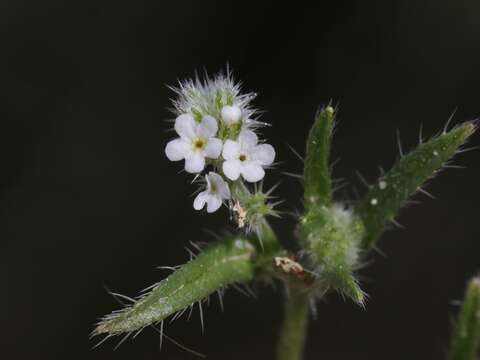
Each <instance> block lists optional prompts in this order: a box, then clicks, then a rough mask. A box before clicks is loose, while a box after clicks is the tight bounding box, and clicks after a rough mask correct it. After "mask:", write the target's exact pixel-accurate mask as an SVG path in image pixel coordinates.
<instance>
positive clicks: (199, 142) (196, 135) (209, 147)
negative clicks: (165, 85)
mask: <svg viewBox="0 0 480 360" xmlns="http://www.w3.org/2000/svg"><path fill="white" fill-rule="evenodd" d="M217 130H218V125H217V120H215V119H214V118H213V117H211V116H208V115H206V116H204V117H203V119H202V122H200V123H197V122H196V121H195V119H194V118H193V116H192V115H191V114H182V115H180V116H179V117H177V119H176V120H175V131H176V132H177V134H178V135H180V137H179V138H177V139H174V140H172V141H170V142H169V143H168V144H167V147H166V148H165V154H166V155H167V157H168V159H169V160H171V161H179V160H183V159H185V170H186V171H187V172H189V173H199V172H201V171H202V170H203V169H204V168H205V158H206V157H207V158H211V159H216V158H218V157H219V156H220V154H221V152H222V141H221V140H220V139H217V138H215V137H214V136H215V134H216V133H217Z"/></svg>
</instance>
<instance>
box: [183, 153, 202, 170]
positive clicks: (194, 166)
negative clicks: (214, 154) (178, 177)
mask: <svg viewBox="0 0 480 360" xmlns="http://www.w3.org/2000/svg"><path fill="white" fill-rule="evenodd" d="M204 168H205V158H204V157H203V156H202V155H201V154H199V153H198V152H193V153H191V154H189V156H187V157H186V158H185V171H186V172H189V173H192V174H196V173H199V172H201V171H202V170H203V169H204Z"/></svg>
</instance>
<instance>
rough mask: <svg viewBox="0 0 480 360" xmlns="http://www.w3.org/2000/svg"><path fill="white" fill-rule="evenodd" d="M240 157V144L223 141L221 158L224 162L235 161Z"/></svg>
mask: <svg viewBox="0 0 480 360" xmlns="http://www.w3.org/2000/svg"><path fill="white" fill-rule="evenodd" d="M239 155H240V144H239V143H238V142H236V141H233V140H227V141H225V144H223V152H222V156H223V158H224V159H225V160H233V159H237V158H238V156H239Z"/></svg>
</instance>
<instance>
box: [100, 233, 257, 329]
mask: <svg viewBox="0 0 480 360" xmlns="http://www.w3.org/2000/svg"><path fill="white" fill-rule="evenodd" d="M255 256H256V248H255V246H254V245H252V244H251V243H250V241H248V240H246V239H243V238H240V237H232V238H230V239H228V240H226V241H222V242H218V243H216V244H214V245H212V246H210V247H208V248H206V249H205V250H203V251H202V252H200V254H199V255H198V256H197V257H195V258H194V259H192V260H191V261H189V262H188V263H186V264H185V265H183V266H182V267H181V268H180V269H179V270H177V271H175V272H174V273H173V274H171V275H170V276H169V277H167V278H166V279H164V280H162V281H161V282H160V283H159V284H158V285H156V286H155V287H154V288H153V289H152V290H151V291H150V292H149V293H148V294H146V295H145V296H143V297H141V298H140V299H138V300H137V301H136V302H135V303H134V304H132V305H130V306H127V307H126V308H125V309H123V310H121V311H120V312H114V313H112V314H111V315H107V316H106V317H105V318H104V319H103V320H102V321H101V322H100V323H99V324H98V326H97V327H96V329H95V330H94V332H93V333H94V335H98V334H110V335H116V334H120V333H125V332H132V331H135V330H138V329H141V328H143V327H145V326H148V325H152V324H155V323H157V322H159V321H162V320H164V319H165V318H167V317H168V316H170V315H172V314H175V313H176V312H178V311H181V310H183V309H185V308H186V307H188V306H190V305H192V304H194V303H195V302H198V301H202V300H204V299H205V298H206V297H208V296H209V295H210V294H212V293H213V292H215V291H217V290H219V289H222V288H224V287H226V286H228V285H230V284H233V283H246V282H249V281H251V280H252V279H253V278H254V275H255V271H256V264H255Z"/></svg>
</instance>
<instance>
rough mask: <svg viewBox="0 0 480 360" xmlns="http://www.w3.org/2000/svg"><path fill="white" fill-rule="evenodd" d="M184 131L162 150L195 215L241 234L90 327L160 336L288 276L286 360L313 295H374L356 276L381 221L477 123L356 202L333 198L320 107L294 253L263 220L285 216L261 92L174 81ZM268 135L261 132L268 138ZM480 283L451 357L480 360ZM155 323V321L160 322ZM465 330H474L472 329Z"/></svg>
mask: <svg viewBox="0 0 480 360" xmlns="http://www.w3.org/2000/svg"><path fill="white" fill-rule="evenodd" d="M173 90H174V91H175V93H176V95H177V98H176V99H175V100H174V101H173V113H174V115H175V124H174V129H175V133H176V137H175V138H174V139H172V140H170V141H169V142H168V143H167V145H166V148H165V154H166V156H167V158H168V159H169V160H171V161H183V162H184V163H183V166H184V169H185V171H186V172H187V173H189V174H194V180H195V181H194V183H196V184H199V190H198V193H197V195H196V197H195V199H194V201H193V208H194V209H195V210H202V209H205V208H206V212H207V213H213V212H215V211H217V210H218V209H219V208H220V207H221V206H222V204H224V205H225V206H227V208H228V209H229V210H230V214H231V218H232V219H233V221H234V222H235V224H236V227H237V228H238V231H237V232H236V233H233V234H229V235H226V236H225V238H224V239H221V241H218V242H217V243H215V244H212V245H210V246H208V247H206V248H204V249H200V248H199V247H197V250H198V251H199V253H198V254H197V255H196V256H193V258H192V259H191V260H190V261H189V262H187V263H186V264H185V265H182V266H179V267H175V268H172V270H173V271H174V272H173V273H172V274H171V275H170V276H169V277H168V278H166V279H164V280H162V281H160V282H159V283H157V284H154V285H152V286H151V287H149V288H147V289H146V290H145V291H144V292H143V293H142V294H141V295H140V296H139V297H137V298H135V299H131V298H128V297H126V296H123V295H119V294H114V295H115V296H116V297H117V298H120V299H121V300H122V301H123V300H127V301H129V302H131V303H130V304H126V305H125V306H124V308H123V309H121V310H119V311H116V312H113V313H112V314H110V315H107V316H105V317H104V318H102V319H101V321H100V322H99V323H98V324H97V326H96V328H95V330H94V332H93V334H94V335H100V334H105V335H106V337H105V339H107V338H109V337H111V336H114V335H119V334H125V335H124V337H123V339H122V341H124V340H125V339H127V338H128V337H129V336H130V335H131V334H134V336H136V335H137V334H138V333H139V332H141V331H142V330H143V329H144V328H145V327H148V326H151V327H154V328H155V329H157V330H158V331H159V332H160V334H161V338H163V337H166V338H167V339H168V337H167V336H166V335H165V333H164V327H163V324H164V320H165V319H166V318H167V317H169V316H173V318H178V317H180V316H181V315H182V314H184V313H185V311H186V310H187V309H190V311H191V310H192V309H193V307H194V305H195V304H198V308H199V310H200V318H201V320H202V326H203V314H202V303H203V302H205V301H206V300H207V299H208V298H209V296H210V295H211V294H213V293H215V292H217V293H218V294H219V298H220V300H221V296H222V294H223V291H224V290H225V289H226V288H227V287H229V286H236V284H247V283H249V282H251V281H255V280H262V281H265V282H273V281H277V282H278V281H280V282H281V283H283V285H284V286H283V288H284V289H285V314H284V326H283V330H282V333H281V336H280V340H279V345H278V349H277V353H278V359H280V360H296V359H300V358H301V356H302V352H303V347H304V342H305V335H306V325H307V322H308V318H309V313H310V312H311V311H314V309H315V306H316V301H317V300H318V299H319V298H322V297H324V296H326V295H327V294H328V293H330V292H337V293H339V294H341V295H342V296H344V297H347V298H350V299H351V300H352V301H354V302H355V303H357V304H358V305H359V306H361V307H365V301H366V298H367V296H366V294H365V293H364V291H363V290H362V288H361V286H360V283H359V281H358V276H357V273H358V271H359V268H360V267H361V265H363V264H364V263H365V261H366V259H367V258H368V256H369V253H370V252H371V250H372V249H373V248H374V247H375V245H376V243H377V240H378V239H379V238H380V236H381V234H382V233H383V231H384V230H385V227H386V226H387V225H388V224H389V223H392V222H394V218H395V215H396V213H397V212H398V210H399V209H400V208H401V207H402V206H403V205H404V204H405V203H406V201H407V200H408V199H409V197H410V196H411V195H412V194H414V193H416V192H417V191H423V192H424V190H423V189H422V188H421V186H422V185H423V184H424V183H425V181H426V180H428V179H429V178H430V177H432V176H433V175H435V174H436V173H437V172H438V170H439V169H441V168H442V167H448V166H449V165H448V161H449V160H450V158H451V157H452V156H453V155H454V154H455V153H457V152H460V151H465V150H460V149H461V147H462V145H463V144H464V143H465V141H466V140H467V139H468V138H469V136H470V135H471V134H472V133H473V132H474V131H475V130H476V123H475V122H465V123H463V124H461V125H458V126H456V127H454V128H453V129H451V130H449V131H447V127H448V124H447V126H446V127H445V129H444V131H443V132H442V133H441V134H439V135H438V136H436V137H433V138H431V139H430V140H428V141H426V142H424V141H423V139H421V142H420V144H419V145H418V147H417V148H415V149H414V150H413V151H411V152H410V153H409V154H406V155H404V154H403V153H402V154H401V157H400V160H399V161H398V162H397V163H396V164H395V165H394V166H393V167H392V168H391V170H390V171H388V172H385V173H383V174H382V175H381V176H380V178H379V179H378V180H377V181H376V182H375V183H374V184H371V185H369V187H368V191H367V193H366V194H365V196H364V197H363V198H362V199H360V200H359V201H357V202H355V203H354V204H353V205H350V206H347V205H346V203H343V202H341V201H338V200H335V198H334V191H333V187H332V180H331V173H330V165H329V154H330V145H331V137H332V133H333V128H334V120H335V115H336V111H335V109H334V108H333V107H332V106H330V105H329V106H325V107H322V108H321V109H320V110H319V111H318V112H317V114H316V115H315V121H314V124H313V126H312V129H311V131H310V134H309V136H308V139H307V146H306V155H305V159H304V173H303V180H304V201H303V203H304V212H303V214H301V215H299V216H298V225H297V230H296V232H295V238H296V240H297V248H296V249H295V250H292V249H286V248H284V247H283V246H282V245H281V244H280V242H279V241H278V239H277V237H276V235H275V232H274V231H273V230H272V228H271V227H270V225H269V223H268V221H267V218H268V217H269V216H277V217H278V216H279V215H280V213H279V212H278V211H277V210H275V207H276V205H278V201H277V202H273V203H272V199H273V197H272V192H273V190H274V189H270V190H269V191H266V192H264V191H263V189H262V185H261V181H262V179H263V178H264V176H265V170H266V169H269V168H271V167H272V165H273V164H274V160H275V149H274V148H273V146H271V145H269V144H267V143H265V142H264V141H263V140H259V135H260V130H261V129H262V127H263V126H265V125H266V124H265V123H263V122H261V121H259V119H258V113H257V111H256V110H255V109H254V108H253V107H252V106H251V102H252V100H253V99H254V98H255V94H242V92H241V89H240V85H239V84H237V83H235V82H234V80H233V78H232V76H231V74H230V73H229V72H227V73H226V74H223V73H221V74H219V75H217V76H216V77H214V78H213V79H211V78H208V77H206V78H205V79H204V80H201V79H199V78H198V77H197V78H196V79H195V80H189V81H185V82H180V84H179V86H178V87H176V88H173ZM260 138H261V137H260ZM478 281H479V280H474V281H472V283H471V286H470V287H469V292H468V293H467V298H466V303H465V307H464V310H463V312H462V314H461V316H460V320H459V322H458V326H457V331H456V333H455V335H454V337H453V339H454V340H452V351H451V358H452V359H454V360H470V359H471V360H473V359H474V357H475V352H476V350H477V348H478V342H479V338H480V315H479V314H480V288H479V286H478ZM157 326H158V328H157ZM465 334H467V335H468V336H467V335H465Z"/></svg>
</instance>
